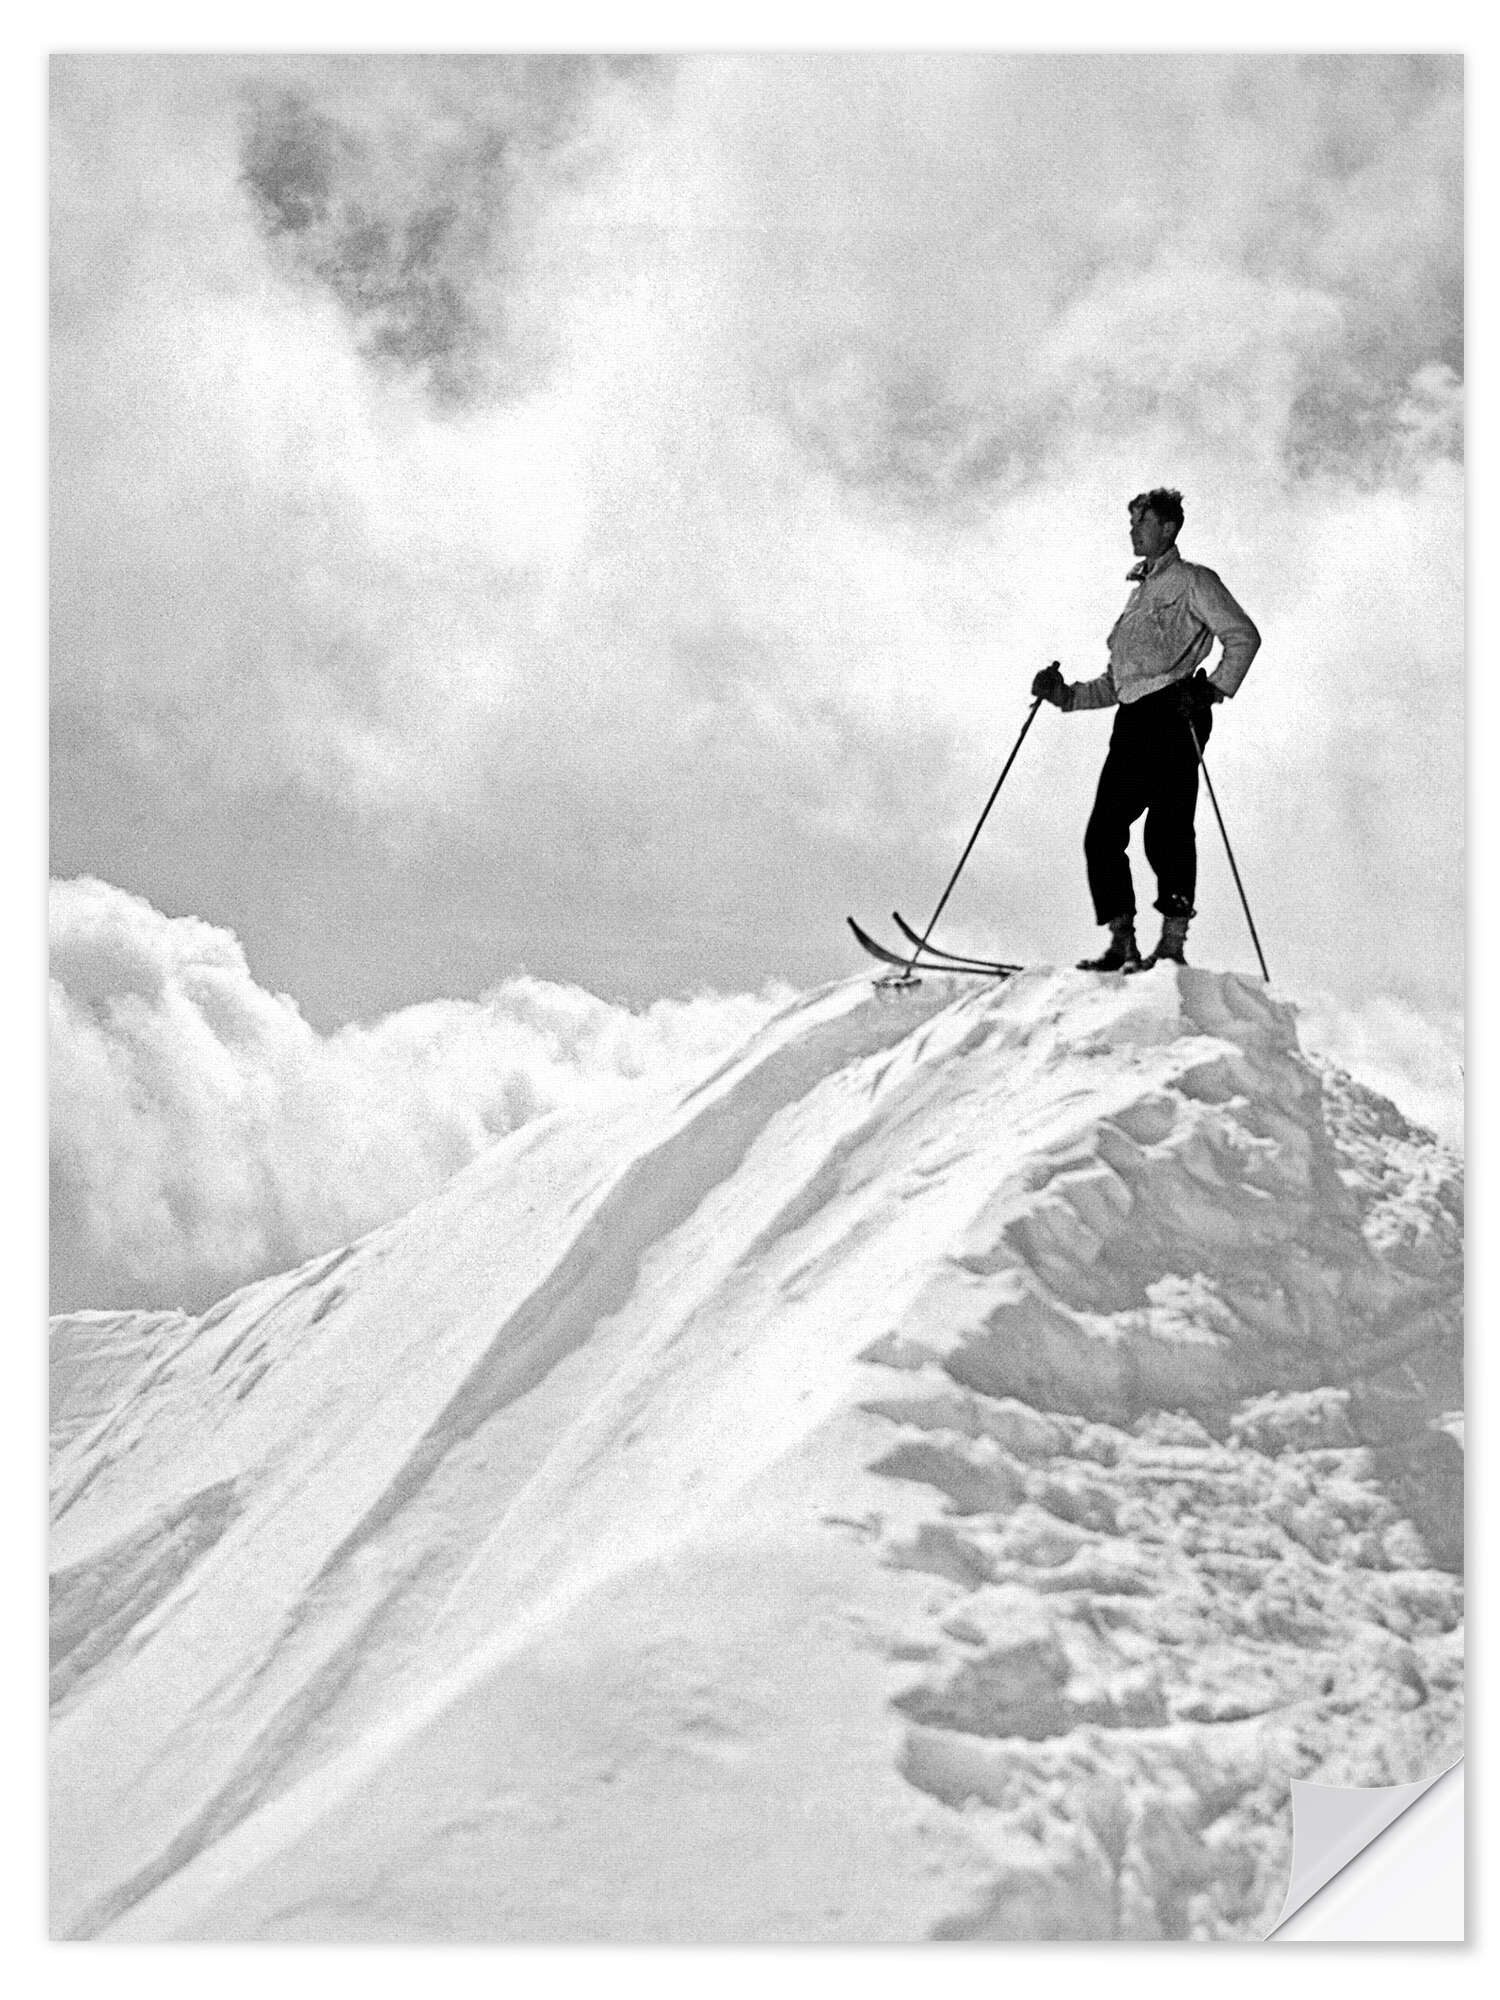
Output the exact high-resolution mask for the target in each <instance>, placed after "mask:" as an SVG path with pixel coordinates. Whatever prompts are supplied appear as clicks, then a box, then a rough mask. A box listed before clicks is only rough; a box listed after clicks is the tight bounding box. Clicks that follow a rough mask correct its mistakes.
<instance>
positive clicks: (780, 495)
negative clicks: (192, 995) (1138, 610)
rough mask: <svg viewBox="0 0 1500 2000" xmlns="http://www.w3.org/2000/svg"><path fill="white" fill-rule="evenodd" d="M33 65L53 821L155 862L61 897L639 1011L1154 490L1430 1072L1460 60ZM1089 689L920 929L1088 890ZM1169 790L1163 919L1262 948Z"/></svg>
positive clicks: (835, 937)
mask: <svg viewBox="0 0 1500 2000" xmlns="http://www.w3.org/2000/svg"><path fill="white" fill-rule="evenodd" d="M52 86H53V103H52V150H53V164H52V257H53V273H54V301H53V321H52V329H53V331H52V339H53V387H52V397H53V402H52V425H53V458H54V466H53V577H52V606H53V654H52V696H53V724H52V727H53V780H52V812H53V826H52V839H53V848H52V870H53V873H54V875H55V876H56V877H59V878H63V879H68V878H74V877H90V878H97V880H98V882H99V883H101V884H106V885H112V886H113V887H114V888H115V889H117V890H120V891H125V892H129V894H128V897H126V898H124V899H122V900H120V901H119V902H118V903H113V904H109V903H108V899H107V898H104V897H103V892H102V891H101V890H88V891H86V892H80V893H79V894H77V895H75V896H74V897H73V899H72V900H71V902H67V903H66V905H65V907H66V912H67V921H68V922H69V923H71V924H73V925H75V926H76V925H78V924H80V923H82V924H84V926H85V928H87V927H88V925H90V924H91V925H93V929H92V930H91V931H90V932H89V935H90V937H91V938H92V939H93V941H94V946H95V947H97V944H98V937H99V935H100V934H101V933H100V921H102V920H100V919H99V912H100V911H101V910H103V909H104V908H105V907H106V904H108V908H109V910H110V911H111V912H112V913H113V914H112V915H111V918H110V921H111V922H115V921H116V919H119V922H120V924H123V925H124V928H125V929H126V930H128V929H129V928H130V924H129V923H126V922H125V920H124V919H123V918H120V912H121V911H124V910H132V911H134V912H135V913H136V915H135V917H134V918H132V919H131V920H130V922H132V923H136V924H138V925H140V926H142V927H143V928H144V929H148V930H149V928H150V925H151V922H152V921H153V918H152V912H155V913H158V914H159V915H161V916H162V917H164V918H167V919H186V918H190V917H191V918H196V919H201V920H203V921H204V922H205V923H206V924H207V925H208V926H210V927H213V929H214V931H215V932H217V933H233V936H234V937H235V938H237V939H238V941H239V947H242V948H243V953H244V955H245V963H246V967H247V970H246V973H245V977H246V978H247V979H253V982H254V983H255V984H256V985H257V986H258V988H259V989H260V990H261V991H262V992H263V994H265V995H266V996H271V995H285V996H288V1000H289V1004H292V1005H293V1006H294V1007H295V1009H296V1010H298V1012H299V1018H301V1019H302V1021H303V1023H304V1025H305V1026H306V1028H307V1029H309V1030H310V1031H311V1032H312V1034H313V1035H314V1037H315V1038H322V1039H323V1040H325V1041H326V1039H327V1038H329V1037H331V1036H334V1035H336V1034H337V1033H338V1031H339V1030H340V1029H341V1028H343V1027H344V1026H345V1024H348V1023H350V1022H363V1023H368V1024H374V1023H376V1022H377V1021H379V1020H380V1018H381V1017H383V1016H386V1015H389V1014H390V1013H391V1012H392V1011H393V1010H396V1009H400V1008H404V1007H407V1006H410V1005H412V1004H413V1003H419V1002H429V1001H436V1000H444V1001H453V1002H477V1001H478V1000H479V999H480V996H482V995H484V994H486V993H489V992H491V991H493V990H494V989H497V988H498V987H500V986H501V984H502V983H503V982H505V981H508V980H512V979H514V978H515V977H516V976H517V975H519V974H522V973H529V974H532V975H535V976H536V977H537V978H539V979H541V980H545V981H552V982H571V983H574V984H576V985H577V986H579V987H581V988H583V989H586V991H587V992H588V993H589V994H592V995H595V996H598V997H600V998H602V999H604V1000H607V1001H622V1002H626V1003H628V1004H629V1005H630V1006H631V1007H633V1008H634V1009H635V1010H636V1011H637V1013H639V1011H640V1010H641V1009H643V1008H645V1007H647V1006H649V1005H650V1003H652V1002H654V1001H657V1000H660V999H662V998H664V997H671V996H680V995H687V994H691V993H694V992H698V991H701V990H702V989H704V988H706V987H713V988H716V989H718V990H720V991H721V992H724V993H727V994H735V993H741V992H745V993H761V992H763V991H765V990H767V987H768V982H774V981H778V980H780V981H787V982H790V983H791V984H792V985H794V986H799V987H800V986H805V985H807V984H809V983H811V982H814V981H817V980H821V979H826V978H830V977H834V976H836V975H838V974H839V973H841V972H844V971H847V970H852V969H854V966H855V964H856V960H857V955H856V954H854V953H853V952H852V949H851V947H850V946H849V944H848V942H847V939H846V935H845V933H844V931H843V917H844V915H845V913H846V911H853V912H854V913H855V914H858V915H861V916H862V917H863V918H864V920H865V921H867V922H869V923H871V924H872V925H878V924H879V923H880V922H881V920H882V918H883V917H884V916H885V915H886V913H887V912H888V911H889V910H890V908H891V907H892V905H893V904H894V905H899V906H900V907H902V908H903V909H904V910H905V912H906V914H907V915H908V916H911V917H913V918H914V919H918V918H921V917H925V915H926V914H927V913H928V912H929V911H930V909H931V906H932V903H933V902H934V901H935V899H936V896H937V894H938V893H939V891H940V890H941V888H942V886H943V883H944V881H945V880H946V879H947V875H948V872H949V870H950V869H951V867H952V864H953V862H954V860H955V859H956V858H957V854H958V852H959V850H960V849H961V847H962V844H963V842H964V840H965V838H966V837H967V834H968V831H969V828H970V826H971V825H972V822H973V819H974V817H975V815H976V814H977V812H978V810H979V808H980V806H982V804H983V802H984V799H985V797H986V796H987V794H988V791H989V788H990V786H991V785H992V783H993V781H994V777H995V775H996V773H997V772H998V769H999V766H1000V764H1001V762H1002V761H1003V759H1004V757H1005V755H1006V753H1007V752H1008V750H1009V748H1010V745H1011V743H1012V741H1013V739H1014V737H1015V734H1016V732H1017V730H1018V729H1019V727H1020V724H1021V722H1022V720H1023V719H1024V716H1025V713H1026V706H1027V687H1028V684H1029V682H1030V679H1031V676H1032V674H1033V673H1034V672H1035V670H1036V669H1037V667H1039V666H1041V665H1043V664H1045V663H1046V662H1047V661H1048V660H1050V659H1052V658H1060V659H1061V660H1062V662H1063V664H1064V668H1065V670H1066V671H1067V672H1068V674H1069V675H1070V677H1082V676H1091V675H1093V674H1096V673H1098V672H1099V671H1100V670H1101V669H1102V667H1103V664H1104V659H1105V653H1104V639H1105V634H1106V633H1107V631H1108V628H1109V626H1110V624H1111V623H1112V622H1113V620H1114V618H1115V616H1116V615H1117V613H1118V611H1119V609H1120V606H1121V604H1122V603H1123V601H1124V598H1125V595H1126V585H1125V581H1124V573H1125V570H1126V568H1127V567H1128V566H1129V563H1130V560H1131V557H1130V550H1129V545H1128V539H1127V535H1126V511H1125V510H1126V503H1127V501H1128V500H1129V498H1130V496H1131V495H1132V494H1133V493H1135V492H1136V491H1138V490H1139V489H1141V488H1143V487H1146V486H1150V485H1155V484H1159V483H1165V484H1171V485H1176V486H1179V487H1181V489H1182V490H1183V492H1184V494H1185V498H1186V508H1187V521H1186V525H1185V527H1184V529H1183V532H1182V537H1181V546H1182V549H1183V552H1184V553H1185V554H1186V555H1188V556H1189V557H1191V558H1193V559H1195V560H1198V561H1202V562H1206V563H1208V564H1210V565H1211V566H1212V567H1214V568H1215V569H1217V570H1218V571H1219V572H1220V573H1221V574H1222V576H1223V577H1224V579H1225V581H1226V582H1227V583H1228V584H1229V586H1230V588H1231V589H1232V590H1233V591H1234V593H1235V594H1236V596H1237V597H1239V599H1240V600H1241V602H1242V603H1243V604H1244V605H1245V607H1246V608H1247V609H1248V610H1249V612H1250V613H1251V615H1252V616H1253V617H1254V618H1255V620H1256V622H1257V623H1258V625H1259V626H1260V628H1261V632H1262V634H1263V640H1264V645H1263V650H1262V652H1261V654H1260V656H1259V658H1258V659H1257V661H1256V663H1255V665H1254V667H1253V668H1252V670H1251V673H1250V677H1249V679H1248V681H1247V682H1246V684H1245V687H1244V688H1243V690H1242V692H1241V694H1240V696H1239V697H1238V698H1237V699H1236V700H1235V701H1234V702H1233V703H1232V704H1231V705H1230V707H1229V708H1228V709H1226V710H1222V711H1220V713H1219V716H1218V717H1217V718H1216V727H1215V734H1214V744H1213V750H1212V752H1211V762H1212V766H1213V769H1214V772H1215V780H1216V783H1217V785H1218V789H1219V795H1220V799H1221V803H1222V804H1223V807H1224V810H1225V814H1226V817H1227V818H1228V821H1229V826H1230V831H1231V834H1232V836H1233V837H1234V839H1235V841H1236V847H1237V851H1238V855H1239V859H1240V864H1241V869H1242V872H1243V875H1244V877H1245V882H1246V886H1247V888H1248V890H1249V892H1250V895H1251V897H1252V900H1253V904H1254V908H1255V913H1256V919H1257V924H1258V927H1259V929H1260V933H1261V938H1262V941H1263V943H1264V946H1265V949H1266V953H1267V956H1268V958H1269V960H1270V964H1271V969H1272V972H1273V974H1274V975H1275V976H1276V980H1277V983H1278V985H1279V986H1281V987H1282V988H1283V989H1284V990H1286V991H1290V992H1293V993H1296V994H1299V995H1301V996H1303V997H1304V998H1307V999H1308V1000H1309V1002H1310V1004H1313V1005H1315V1006H1316V1007H1317V1008H1319V1009H1321V1018H1322V1019H1323V1020H1324V1022H1325V1024H1326V1026H1327V1033H1328V1036H1329V1038H1330V1039H1331V1040H1332V1041H1334V1042H1337V1041H1338V1038H1339V1036H1340V1035H1342V1036H1343V1037H1344V1039H1345V1043H1346V1044H1347V1045H1348V1046H1349V1047H1350V1048H1351V1049H1352V1048H1354V1047H1360V1048H1363V1049H1365V1050H1366V1052H1367V1053H1368V1054H1369V1056H1370V1060H1371V1061H1372V1062H1381V1061H1385V1062H1389V1063H1394V1064H1395V1066H1396V1069H1397V1070H1400V1071H1402V1072H1403V1073H1406V1072H1410V1073H1411V1074H1413V1075H1414V1076H1418V1073H1419V1072H1421V1073H1422V1075H1421V1076H1418V1082H1419V1083H1420V1088H1421V1089H1422V1090H1424V1091H1427V1093H1428V1096H1429V1097H1430V1096H1431V1095H1432V1093H1433V1092H1436V1094H1437V1097H1438V1098H1442V1097H1443V1094H1444V1092H1446V1093H1447V1110H1448V1115H1449V1121H1450V1126H1451V1124H1452V1121H1453V1118H1454V1117H1455V1116H1456V1112H1455V1108H1454V1107H1455V1105H1456V1100H1457V1096H1458V1093H1459V1091H1460V1090H1461V1079H1459V1078H1458V1076H1457V1062H1458V1056H1459V1046H1460V1045H1459V1039H1458V1038H1459V1032H1460V1009H1461V1000H1462V984H1463V769H1464V762H1463V759H1464V712H1463V667H1464V656H1463V525H1462V507H1463V485H1462V471H1461V464H1460V447H1461V418H1460V382H1461V373H1462V351H1461V335H1462V298H1461V281H1462V263H1461V259H1462V233H1461V199H1462V187H1461V164H1462V95H1461V93H1462V68H1461V65H1460V64H1459V63H1458V62H1457V61H1456V60H1452V59H1446V58H1406V57H1385V56H1359V57H1294V56H1249V57H1238V58H1236V57H1227V56H1188V55H1179V56H1125V57H1079V56H1061V57H1050V58H1048V57H1035V56H1022V57H1013V56H1003V55H987V56H962V55H944V56H912V55H897V54H889V55H869V56H856V55H823V56H818V55H805V54H798V55H785V56H744V57H735V56H727V55H700V56H687V57H677V58H664V59H631V60H607V59H594V58H587V57H564V58H538V57H529V58H504V57H478V58H452V57H442V58H410V57H405V58H403V57H382V58H359V59H350V58H344V59H338V58H314V57H247V58H231V57H225V56H206V57H198V58H187V57H156V58H135V57H99V56H95V57H81V58H69V59H62V60H59V61H55V62H54V64H53V72H52ZM1108 728H1109V717H1108V716H1107V715H1106V716H1102V717H1101V716H1077V717H1072V716H1062V715H1059V714H1057V713H1055V712H1054V711H1051V710H1048V711H1046V712H1044V713H1043V714H1042V715H1041V716H1040V717H1039V719H1038V722H1037V725H1036V728H1035V729H1034V730H1033V731H1032V733H1031V735H1030V737H1029V738H1028V740H1027V744H1026V747H1025V749H1024V751H1023V753H1022V757H1021V759H1020V760H1019V761H1018V763H1017V766H1016V769H1015V772H1014V774H1013V777H1012V779H1011V783H1010V788H1009V789H1008V791H1007V793H1006V794H1005V796H1004V798H1003V799H1002V802H1001V805H1000V806H999V807H997V809H996V813H995V816H994V818H993V820H992V822H991V825H990V827H989V828H988V829H987V831H986V835H985V839H984V841H983V843H982V844H981V847H980V849H979V851H978V852H977V853H976V856H975V859H974V861H973V863H972V864H971V867H970V871H969V874H968V876H967V877H966V880H965V882H964V884H963V885H962V887H961V888H960V890H959V892H958V893H957V895H956V896H955V899H954V902H953V904H952V906H951V924H950V925H949V929H950V934H951V935H952V936H954V937H956V938H958V939H960V940H962V941H964V942H967V943H970V944H973V945H983V946H993V947H996V948H999V949H1002V950H1003V951H1004V952H1005V953H1006V954H1007V955H1012V956H1018V957H1023V958H1027V959H1033V960H1040V961H1047V962H1058V961H1063V962H1066V961H1068V960H1071V959H1072V958H1074V957H1076V956H1077V955H1079V953H1080V952H1081V951H1082V950H1083V949H1085V948H1090V949H1092V948H1094V946H1095V940H1096V937H1097V933H1096V932H1095V930H1094V928H1093V925H1092V920H1091V914H1090V910H1089V904H1088V899H1087V893H1086V888H1085V882H1084V874H1083V865H1082V855H1081V836H1082V829H1083V823H1084V820H1085V818H1086V816H1087V810H1088V805H1089V801H1090V799H1091V796H1092V791H1093V786H1094V782H1095V779H1096V777H1097V772H1098V766H1099V763H1100V761H1101V760H1102V757H1103V752H1104V746H1105V741H1106V738H1107V734H1108ZM1199 827H1200V846H1201V850H1202V853H1203V856H1204V862H1203V867H1202V871H1201V880H1200V895H1199V903H1200V906H1201V908H1202V912H1203V914H1202V915H1201V916H1200V918H1199V920H1198V923H1197V924H1196V925H1195V927H1194V933H1193V939H1192V955H1193V956H1194V957H1195V959H1196V960H1197V961H1198V962H1201V963H1206V964H1213V965H1219V966H1230V967H1237V968H1241V969H1246V970H1253V968H1254V957H1253V953H1252V951H1251V947H1250V944H1249V939H1248V936H1247V934H1246V932H1245V929H1244V923H1243V918H1242V916H1241V915H1240V912H1239V908H1238V904H1237V902H1236V900H1235V897H1234V891H1233V885H1232V883H1231V881H1230V878H1229V875H1228V872H1227V869H1226V867H1225V864H1224V860H1223V856H1222V852H1221V851H1220V849H1219V845H1218V838H1217V834H1216V832H1215V830H1214V827H1213V823H1212V820H1211V818H1210V816H1209V814H1208V810H1207V807H1206V805H1205V806H1204V807H1202V808H1201V809H1200V817H1199ZM1143 879H1144V878H1143ZM132 898H134V899H141V900H140V901H132V900H130V899H132ZM101 899H102V900H101ZM1148 900H1149V890H1148V893H1147V894H1146V895H1143V896H1142V901H1143V902H1145V901H1148ZM148 906H149V907H148ZM143 910H145V911H146V914H145V915H144V916H143V915H141V912H142V911H143ZM105 928H107V926H106V927H105ZM117 928H118V926H117ZM122 934H123V933H122ZM194 935H195V936H197V937H199V938H201V937H202V936H206V935H207V933H206V932H201V931H200V932H198V933H194ZM152 936H153V937H155V936H156V933H155V932H152ZM1148 941H1149V938H1148ZM159 943H160V940H159V939H158V944H159ZM155 948H156V947H155V946H153V949H155ZM162 948H163V949H164V948H165V947H162ZM216 948H217V947H216ZM85 956H88V954H87V953H86V954H85ZM127 956H128V954H127ZM89 962H90V963H91V964H92V965H93V967H94V972H93V973H92V974H91V977H94V978H96V979H97V978H98V977H99V976H100V973H99V967H100V965H101V964H102V963H103V962H104V961H103V960H101V959H100V957H99V954H98V951H97V949H95V951H94V956H93V957H92V958H91V959H90V960H89ZM122 964H123V961H122ZM129 976H130V975H129V973H128V971H122V972H121V974H120V977H121V979H122V980H123V981H124V982H125V986H126V988H128V984H129ZM104 983H105V985H106V987H107V986H108V983H109V982H108V979H107V978H105V982H104ZM726 1018H728V1017H726ZM1403 1052H1404V1053H1403ZM1368 1073H1369V1071H1368V1067H1367V1069H1366V1074H1368ZM1424 1077H1425V1080H1423V1078H1424ZM1371 1080H1374V1081H1378V1080H1380V1079H1379V1078H1378V1077H1372V1079H1371ZM1417 1108H1418V1109H1419V1110H1423V1111H1430V1109H1431V1106H1430V1105H1429V1104H1427V1103H1425V1102H1424V1104H1423V1105H1421V1106H1418V1107H1417Z"/></svg>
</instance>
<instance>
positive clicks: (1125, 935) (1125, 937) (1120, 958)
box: [1078, 917, 1141, 972]
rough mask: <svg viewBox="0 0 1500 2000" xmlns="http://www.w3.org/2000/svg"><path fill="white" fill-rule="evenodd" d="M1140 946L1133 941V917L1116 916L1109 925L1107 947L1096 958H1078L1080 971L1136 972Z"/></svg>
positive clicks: (1138, 968) (1139, 957)
mask: <svg viewBox="0 0 1500 2000" xmlns="http://www.w3.org/2000/svg"><path fill="white" fill-rule="evenodd" d="M1140 965H1141V948H1140V946H1139V945H1138V944H1137V943H1136V941H1135V919H1134V917H1116V918H1115V919H1114V921H1113V922H1112V923H1111V924H1110V927H1109V949H1108V950H1107V951H1105V952H1101V953H1100V955H1099V957H1098V958H1080V959H1079V961H1078V970H1079V971H1080V972H1138V971H1139V970H1140Z"/></svg>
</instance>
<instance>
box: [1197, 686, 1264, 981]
mask: <svg viewBox="0 0 1500 2000" xmlns="http://www.w3.org/2000/svg"><path fill="white" fill-rule="evenodd" d="M1187 726H1188V734H1189V735H1190V736H1191V737H1192V739H1193V748H1194V749H1195V750H1196V751H1197V753H1198V769H1199V770H1200V771H1201V772H1202V773H1203V782H1204V784H1205V785H1207V787H1208V797H1209V802H1210V804H1211V805H1212V806H1213V809H1214V818H1215V819H1216V820H1217V821H1218V822H1219V831H1220V833H1222V834H1223V836H1224V852H1225V853H1226V854H1227V855H1228V856H1229V872H1230V873H1231V874H1232V875H1233V877H1234V886H1235V888H1236V889H1238V890H1239V892H1240V902H1241V904H1242V905H1243V907H1244V911H1245V922H1246V923H1247V924H1248V925H1249V926H1250V942H1251V943H1252V944H1253V945H1254V946H1255V956H1256V957H1257V958H1258V959H1259V960H1260V976H1261V978H1262V979H1264V981H1265V982H1266V984H1267V986H1269V985H1270V983H1271V975H1270V973H1269V972H1268V971H1267V970H1266V955H1265V953H1264V952H1263V951H1262V950H1261V948H1260V939H1259V937H1258V936H1257V935H1256V930H1255V919H1254V917H1252V916H1251V914H1250V899H1249V897H1248V896H1247V895H1246V894H1245V885H1244V883H1243V882H1242V881H1241V880H1240V871H1239V869H1238V868H1237V867H1236V866H1235V860H1234V849H1233V848H1232V847H1231V846H1230V845H1229V829H1228V828H1227V827H1226V826H1225V824H1224V815H1223V813H1221V812H1220V811H1219V801H1218V799H1217V798H1216V797H1215V796H1214V781H1213V779H1212V778H1211V777H1210V776H1209V775H1208V765H1207V764H1206V763H1205V762H1204V760H1203V745H1202V744H1201V743H1200V742H1199V741H1198V730H1197V727H1196V725H1195V724H1194V722H1193V718H1192V717H1191V716H1189V717H1188V719H1187Z"/></svg>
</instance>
